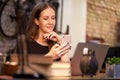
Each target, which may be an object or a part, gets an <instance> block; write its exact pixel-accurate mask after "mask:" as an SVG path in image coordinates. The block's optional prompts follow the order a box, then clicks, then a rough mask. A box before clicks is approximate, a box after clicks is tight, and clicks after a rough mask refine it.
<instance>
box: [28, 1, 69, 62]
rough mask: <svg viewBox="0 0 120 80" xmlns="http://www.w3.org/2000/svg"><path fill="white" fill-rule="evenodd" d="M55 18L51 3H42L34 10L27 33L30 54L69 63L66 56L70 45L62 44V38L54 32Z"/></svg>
mask: <svg viewBox="0 0 120 80" xmlns="http://www.w3.org/2000/svg"><path fill="white" fill-rule="evenodd" d="M55 17H56V15H55V8H54V6H53V5H52V4H50V3H46V2H40V3H38V4H37V5H36V6H35V7H34V8H33V10H32V12H31V16H30V20H29V23H28V26H27V31H26V37H27V49H28V53H37V54H41V55H44V56H51V57H52V59H54V60H56V59H61V60H62V61H69V58H68V56H66V55H67V53H68V52H69V50H70V45H69V44H68V43H61V37H60V36H59V35H58V34H57V33H56V32H54V31H53V29H54V27H55V24H56V18H55ZM63 57H65V58H63Z"/></svg>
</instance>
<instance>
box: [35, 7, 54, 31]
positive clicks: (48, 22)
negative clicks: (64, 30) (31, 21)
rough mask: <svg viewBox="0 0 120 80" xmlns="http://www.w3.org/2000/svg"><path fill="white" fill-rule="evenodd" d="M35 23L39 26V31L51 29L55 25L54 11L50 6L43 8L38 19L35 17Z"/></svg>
mask: <svg viewBox="0 0 120 80" xmlns="http://www.w3.org/2000/svg"><path fill="white" fill-rule="evenodd" d="M35 23H36V24H37V25H38V26H39V31H40V33H48V32H51V31H53V29H54V27H55V11H54V10H53V9H52V8H50V7H48V8H47V9H45V10H43V11H42V12H41V13H40V17H39V19H35Z"/></svg>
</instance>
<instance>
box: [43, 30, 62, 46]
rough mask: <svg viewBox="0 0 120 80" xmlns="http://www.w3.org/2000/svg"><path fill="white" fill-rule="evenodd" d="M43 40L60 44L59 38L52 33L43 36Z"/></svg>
mask: <svg viewBox="0 0 120 80" xmlns="http://www.w3.org/2000/svg"><path fill="white" fill-rule="evenodd" d="M43 38H44V39H47V40H52V41H56V42H57V43H58V44H60V43H61V37H60V36H59V35H58V34H57V33H56V32H54V31H52V32H49V33H46V34H44V35H43Z"/></svg>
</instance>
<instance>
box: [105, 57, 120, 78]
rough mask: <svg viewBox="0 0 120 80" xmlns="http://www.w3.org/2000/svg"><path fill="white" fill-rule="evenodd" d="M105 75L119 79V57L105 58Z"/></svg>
mask: <svg viewBox="0 0 120 80" xmlns="http://www.w3.org/2000/svg"><path fill="white" fill-rule="evenodd" d="M106 74H107V76H108V77H114V78H118V77H119V78H120V57H115V56H114V57H109V58H107V63H106Z"/></svg>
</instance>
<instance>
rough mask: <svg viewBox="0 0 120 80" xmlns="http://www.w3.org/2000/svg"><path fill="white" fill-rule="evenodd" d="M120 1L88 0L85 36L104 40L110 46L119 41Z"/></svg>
mask: <svg viewBox="0 0 120 80" xmlns="http://www.w3.org/2000/svg"><path fill="white" fill-rule="evenodd" d="M119 23H120V0H88V2H87V36H88V37H90V38H93V37H95V38H100V39H104V41H105V43H106V44H108V45H111V46H115V45H117V44H118V43H119V42H120V41H118V40H119V37H120V34H119V32H120V30H119V31H118V29H119V27H120V25H119Z"/></svg>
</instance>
